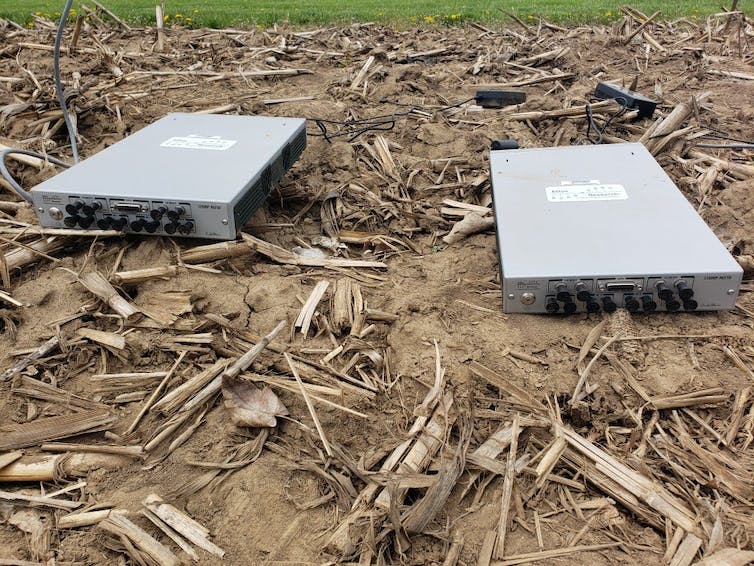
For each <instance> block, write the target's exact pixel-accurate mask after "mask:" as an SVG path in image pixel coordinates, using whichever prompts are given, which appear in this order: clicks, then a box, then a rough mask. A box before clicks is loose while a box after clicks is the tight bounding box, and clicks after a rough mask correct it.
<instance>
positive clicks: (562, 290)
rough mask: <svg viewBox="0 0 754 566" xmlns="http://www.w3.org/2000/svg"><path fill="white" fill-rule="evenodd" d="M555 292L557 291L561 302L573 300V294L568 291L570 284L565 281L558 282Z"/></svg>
mask: <svg viewBox="0 0 754 566" xmlns="http://www.w3.org/2000/svg"><path fill="white" fill-rule="evenodd" d="M555 292H556V293H557V295H556V296H557V297H558V300H559V301H560V302H566V301H570V300H571V294H570V293H569V292H568V285H566V284H565V283H556V284H555Z"/></svg>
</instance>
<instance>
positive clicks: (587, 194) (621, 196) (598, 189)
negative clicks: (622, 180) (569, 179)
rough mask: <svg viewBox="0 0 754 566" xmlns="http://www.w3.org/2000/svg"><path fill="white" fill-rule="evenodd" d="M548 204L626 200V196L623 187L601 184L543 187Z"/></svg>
mask: <svg viewBox="0 0 754 566" xmlns="http://www.w3.org/2000/svg"><path fill="white" fill-rule="evenodd" d="M545 192H546V193H547V200H549V201H550V202H587V201H592V200H626V199H627V198H628V194H627V193H626V189H625V188H624V187H623V185H607V184H602V183H594V184H591V183H590V184H584V185H561V186H559V187H545Z"/></svg>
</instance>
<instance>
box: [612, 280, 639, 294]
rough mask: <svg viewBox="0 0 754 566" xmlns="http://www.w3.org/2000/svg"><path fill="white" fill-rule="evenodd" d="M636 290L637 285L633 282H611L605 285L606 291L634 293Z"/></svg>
mask: <svg viewBox="0 0 754 566" xmlns="http://www.w3.org/2000/svg"><path fill="white" fill-rule="evenodd" d="M635 289H636V283H634V282H633V281H609V282H607V283H605V290H606V291H611V292H612V291H633V290H635Z"/></svg>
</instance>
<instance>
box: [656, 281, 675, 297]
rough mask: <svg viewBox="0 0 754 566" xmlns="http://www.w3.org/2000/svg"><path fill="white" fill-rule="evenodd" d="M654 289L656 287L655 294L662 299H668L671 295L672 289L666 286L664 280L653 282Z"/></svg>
mask: <svg viewBox="0 0 754 566" xmlns="http://www.w3.org/2000/svg"><path fill="white" fill-rule="evenodd" d="M655 289H657V296H658V297H660V299H662V300H663V301H667V300H670V299H671V298H672V297H673V291H671V290H670V289H669V288H668V286H667V284H666V283H665V281H658V282H657V283H656V284H655Z"/></svg>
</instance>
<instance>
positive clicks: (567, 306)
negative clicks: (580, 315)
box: [563, 300, 576, 314]
mask: <svg viewBox="0 0 754 566" xmlns="http://www.w3.org/2000/svg"><path fill="white" fill-rule="evenodd" d="M563 312H564V313H566V314H573V313H575V312H576V303H574V302H573V301H571V300H568V301H566V302H565V303H564V304H563Z"/></svg>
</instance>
